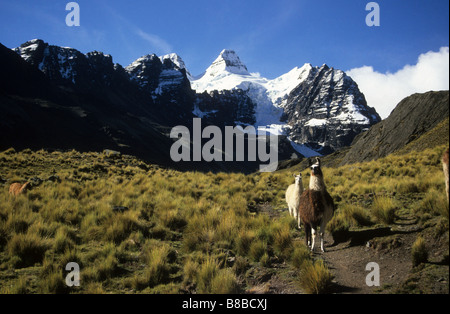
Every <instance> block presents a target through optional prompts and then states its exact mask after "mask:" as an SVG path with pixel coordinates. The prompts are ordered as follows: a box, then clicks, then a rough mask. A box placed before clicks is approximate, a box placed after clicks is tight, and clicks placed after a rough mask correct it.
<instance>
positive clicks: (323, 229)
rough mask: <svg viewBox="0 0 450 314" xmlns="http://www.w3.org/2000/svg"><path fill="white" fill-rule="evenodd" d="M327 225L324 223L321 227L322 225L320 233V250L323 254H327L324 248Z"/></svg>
mask: <svg viewBox="0 0 450 314" xmlns="http://www.w3.org/2000/svg"><path fill="white" fill-rule="evenodd" d="M326 225H327V224H326V223H322V224H321V225H320V233H319V236H320V249H321V250H322V252H325V248H324V246H323V238H324V236H325V228H326Z"/></svg>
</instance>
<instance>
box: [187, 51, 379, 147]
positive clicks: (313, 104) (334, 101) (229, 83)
mask: <svg viewBox="0 0 450 314" xmlns="http://www.w3.org/2000/svg"><path fill="white" fill-rule="evenodd" d="M191 83H192V86H193V89H195V90H196V91H197V92H209V93H211V92H213V91H219V92H222V93H223V91H242V92H241V93H240V95H242V96H243V97H244V96H247V97H248V98H250V100H251V101H252V103H253V104H254V110H247V111H246V113H247V115H248V114H252V112H254V113H253V115H254V117H250V116H247V117H246V119H245V120H246V121H251V120H254V124H255V125H256V126H258V127H263V128H265V129H266V130H269V131H270V132H271V133H276V134H282V135H285V136H287V137H288V138H289V139H290V141H291V143H292V146H293V147H294V148H295V149H296V150H297V151H298V152H299V153H300V154H302V155H305V156H310V155H317V154H328V153H331V152H333V151H335V150H338V149H339V148H342V147H344V146H348V145H350V143H351V142H352V140H353V139H354V137H355V136H356V135H357V134H359V133H361V132H363V131H365V130H367V129H368V128H369V127H370V126H371V125H373V124H375V123H377V122H379V121H381V118H380V116H379V115H378V114H377V112H376V111H375V109H373V108H370V107H369V106H367V102H366V100H365V98H364V95H363V94H362V93H361V92H360V91H359V89H358V86H357V84H356V83H355V82H354V81H353V80H352V79H351V78H350V77H348V76H347V75H346V74H345V73H344V72H342V71H340V70H336V69H333V68H329V67H328V66H327V65H323V66H322V67H313V66H312V65H311V64H305V65H304V66H302V67H301V68H294V69H293V70H292V71H290V72H289V73H286V74H285V75H282V76H280V77H278V78H276V79H273V80H269V79H266V78H263V77H260V76H256V75H254V74H251V73H249V72H248V70H247V67H246V66H245V65H244V64H243V63H242V62H241V60H240V59H239V57H238V56H237V55H236V53H235V52H234V51H230V50H224V51H222V52H221V54H220V55H219V57H218V58H217V59H216V60H215V61H214V62H213V63H212V65H211V66H210V67H209V68H208V69H207V70H206V71H205V73H204V74H203V75H202V76H201V77H200V78H197V79H193V80H192V81H191Z"/></svg>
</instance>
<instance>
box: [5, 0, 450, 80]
mask: <svg viewBox="0 0 450 314" xmlns="http://www.w3.org/2000/svg"><path fill="white" fill-rule="evenodd" d="M68 2H69V1H62V0H57V1H55V0H53V1H50V0H15V1H6V0H0V25H1V28H0V42H1V43H2V44H4V45H5V46H7V47H10V48H12V47H16V46H18V45H20V44H21V43H23V42H25V41H27V40H30V39H33V38H41V39H44V40H45V41H46V42H48V43H50V44H54V45H61V46H69V47H74V48H76V49H78V50H80V51H82V52H85V53H86V52H89V51H92V50H99V51H103V52H105V53H108V54H111V55H112V56H113V58H114V61H115V62H117V63H120V64H122V65H123V66H126V65H128V64H130V63H131V62H132V61H133V60H135V59H137V58H138V57H140V56H142V55H145V54H148V53H156V54H158V55H162V54H166V53H169V52H176V53H178V54H179V55H180V56H181V57H182V58H183V59H184V61H185V63H186V65H187V67H188V68H189V69H190V71H191V72H192V74H194V75H197V74H201V73H202V72H203V71H204V70H205V69H206V68H207V67H208V66H209V64H210V63H211V62H212V61H213V60H214V59H215V58H216V57H217V55H218V54H219V53H220V51H221V50H222V49H224V48H227V49H234V50H236V51H237V53H238V55H239V56H240V58H241V60H242V61H243V62H244V63H245V64H246V65H247V67H248V69H249V71H251V72H260V73H261V75H263V76H266V77H269V78H275V77H277V76H279V75H281V74H283V73H286V72H287V71H289V70H290V69H292V68H293V67H295V66H302V65H303V64H304V63H305V62H309V63H311V64H313V65H319V66H320V65H322V64H323V63H327V64H328V65H330V66H333V67H335V68H339V69H342V70H348V69H352V68H355V67H361V66H363V65H370V66H373V67H374V69H375V70H377V71H380V72H387V71H389V72H395V71H397V70H399V69H401V68H402V67H404V66H405V65H406V64H414V63H415V62H416V61H417V58H418V56H419V55H420V54H422V53H426V52H427V51H430V50H432V51H438V50H439V49H440V48H441V47H443V46H448V45H449V44H448V42H449V31H448V28H449V13H448V12H449V2H448V1H447V0H427V1H425V0H383V1H376V2H377V3H378V4H379V6H380V9H381V11H380V19H381V25H380V27H368V26H367V25H366V24H365V18H366V15H367V14H368V13H369V12H368V11H366V10H365V7H366V4H367V3H368V2H370V1H365V0H342V1H335V0H333V1H331V0H322V1H316V0H303V1H301V0H277V1H265V0H239V1H235V0H231V1H230V0H228V1H223V0H222V1H218V0H189V1H188V0H181V1H180V0H171V1H142V0H133V1H113V0H89V1H88V0H79V1H76V2H78V4H79V5H80V9H81V12H80V13H81V26H80V27H68V26H66V25H65V17H66V15H67V14H68V12H67V11H65V6H66V4H67V3H68Z"/></svg>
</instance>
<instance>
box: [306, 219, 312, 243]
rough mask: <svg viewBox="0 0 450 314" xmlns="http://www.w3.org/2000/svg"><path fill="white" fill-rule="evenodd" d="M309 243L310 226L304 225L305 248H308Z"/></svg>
mask: <svg viewBox="0 0 450 314" xmlns="http://www.w3.org/2000/svg"><path fill="white" fill-rule="evenodd" d="M310 241H311V226H310V225H308V224H305V244H306V246H307V247H309V246H310V244H311V243H310Z"/></svg>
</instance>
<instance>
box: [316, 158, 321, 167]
mask: <svg viewBox="0 0 450 314" xmlns="http://www.w3.org/2000/svg"><path fill="white" fill-rule="evenodd" d="M316 163H317V164H318V165H319V167H320V158H319V157H316Z"/></svg>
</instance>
